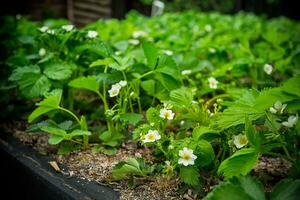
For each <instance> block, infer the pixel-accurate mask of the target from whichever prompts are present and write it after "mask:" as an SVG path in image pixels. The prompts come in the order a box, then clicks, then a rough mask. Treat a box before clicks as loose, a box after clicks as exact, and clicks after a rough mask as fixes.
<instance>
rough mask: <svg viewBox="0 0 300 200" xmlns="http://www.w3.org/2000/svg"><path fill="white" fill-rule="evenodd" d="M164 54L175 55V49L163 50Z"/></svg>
mask: <svg viewBox="0 0 300 200" xmlns="http://www.w3.org/2000/svg"><path fill="white" fill-rule="evenodd" d="M163 52H164V54H166V55H167V56H173V54H174V53H173V51H171V50H163Z"/></svg>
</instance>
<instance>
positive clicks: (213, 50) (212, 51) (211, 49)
mask: <svg viewBox="0 0 300 200" xmlns="http://www.w3.org/2000/svg"><path fill="white" fill-rule="evenodd" d="M208 51H209V52H210V53H216V49H215V48H209V49H208Z"/></svg>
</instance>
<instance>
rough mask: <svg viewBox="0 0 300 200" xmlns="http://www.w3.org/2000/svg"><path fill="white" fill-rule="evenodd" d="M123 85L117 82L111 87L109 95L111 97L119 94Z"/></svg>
mask: <svg viewBox="0 0 300 200" xmlns="http://www.w3.org/2000/svg"><path fill="white" fill-rule="evenodd" d="M120 89H121V86H120V85H119V84H118V83H117V84H114V85H112V86H111V89H110V90H108V93H109V96H110V97H115V96H118V94H119V92H120Z"/></svg>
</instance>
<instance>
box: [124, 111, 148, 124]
mask: <svg viewBox="0 0 300 200" xmlns="http://www.w3.org/2000/svg"><path fill="white" fill-rule="evenodd" d="M142 119H143V115H141V114H137V113H124V114H121V115H120V120H121V121H123V122H125V123H128V124H133V125H136V124H137V123H139V122H140V121H141V120H142Z"/></svg>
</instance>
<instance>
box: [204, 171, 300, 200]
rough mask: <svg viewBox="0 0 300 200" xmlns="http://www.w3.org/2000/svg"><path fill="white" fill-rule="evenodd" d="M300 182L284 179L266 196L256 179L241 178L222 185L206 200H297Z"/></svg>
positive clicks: (235, 178)
mask: <svg viewBox="0 0 300 200" xmlns="http://www.w3.org/2000/svg"><path fill="white" fill-rule="evenodd" d="M299 181H300V180H292V179H284V180H282V181H280V182H279V183H277V184H276V185H275V187H274V188H273V190H272V192H271V193H269V194H268V193H266V194H265V192H264V189H263V186H262V184H261V183H260V182H259V181H257V180H256V179H255V178H253V177H251V176H239V177H234V178H232V179H230V180H228V181H226V182H222V183H220V184H219V185H218V186H216V187H215V188H214V190H213V191H212V192H210V193H209V194H208V195H207V196H206V197H205V198H204V199H205V200H222V199H224V200H225V199H237V200H238V199H249V200H264V199H271V200H279V199H288V200H296V199H298V197H299V194H300V190H299V187H300V182H299ZM266 197H268V198H266Z"/></svg>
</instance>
